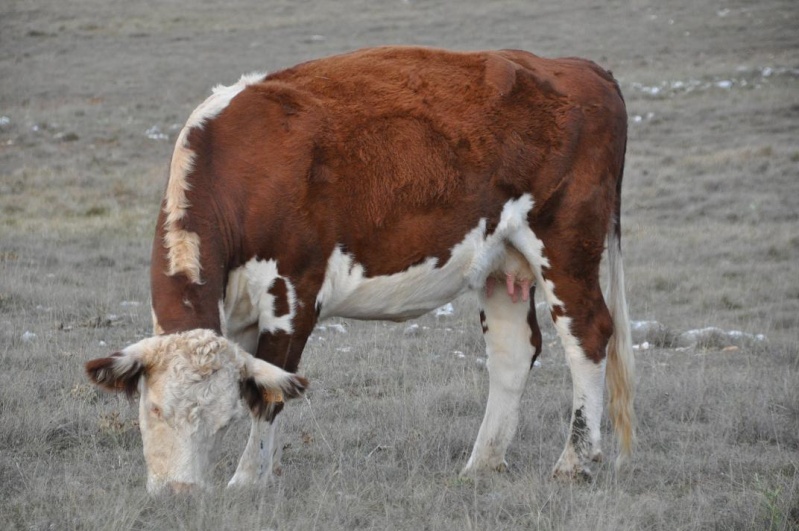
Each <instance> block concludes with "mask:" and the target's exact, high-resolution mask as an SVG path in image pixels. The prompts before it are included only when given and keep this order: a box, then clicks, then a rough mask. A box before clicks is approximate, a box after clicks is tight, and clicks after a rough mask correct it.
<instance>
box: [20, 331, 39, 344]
mask: <svg viewBox="0 0 799 531" xmlns="http://www.w3.org/2000/svg"><path fill="white" fill-rule="evenodd" d="M34 339H36V334H34V333H33V332H31V331H29V330H26V331H25V333H23V334H22V341H25V342H26V343H29V342H31V341H33V340H34Z"/></svg>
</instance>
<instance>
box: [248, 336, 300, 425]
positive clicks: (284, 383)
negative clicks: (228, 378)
mask: <svg viewBox="0 0 799 531" xmlns="http://www.w3.org/2000/svg"><path fill="white" fill-rule="evenodd" d="M240 355H241V358H240V359H242V361H243V366H242V381H241V396H242V398H243V399H244V401H245V402H246V403H247V405H248V406H249V408H250V410H251V411H252V414H253V415H255V416H256V417H260V418H262V419H266V420H269V416H270V415H271V414H272V409H273V408H270V407H269V406H270V405H275V404H282V403H283V402H285V401H286V400H288V399H289V398H296V397H299V396H301V395H302V394H303V392H305V389H307V388H308V380H306V379H305V378H303V377H302V376H297V375H296V374H292V373H290V372H287V371H284V370H283V369H281V368H280V367H278V366H276V365H272V364H271V363H267V362H265V361H263V360H259V359H257V358H255V357H253V356H251V355H250V354H248V353H245V352H241V351H240Z"/></svg>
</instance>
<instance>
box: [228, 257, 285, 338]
mask: <svg viewBox="0 0 799 531" xmlns="http://www.w3.org/2000/svg"><path fill="white" fill-rule="evenodd" d="M277 279H281V280H282V281H283V282H285V285H286V298H287V301H285V302H286V303H287V304H288V308H289V312H288V313H287V314H283V315H277V314H276V312H275V306H276V302H278V301H276V297H275V296H274V295H272V294H271V293H269V290H270V289H272V286H273V285H274V283H275V280H277ZM296 307H297V295H296V292H295V290H294V286H293V284H292V283H291V281H290V280H289V279H288V278H286V277H282V276H280V275H279V274H278V271H277V262H276V261H275V260H259V259H257V258H253V259H252V260H250V261H248V262H247V263H246V264H244V265H243V266H242V267H239V268H236V269H235V270H233V271H231V272H230V274H229V276H228V285H227V290H226V292H225V301H224V303H223V305H222V310H221V311H222V313H223V314H224V322H225V323H226V327H227V330H228V333H227V336H228V337H230V338H232V339H234V340H235V341H236V342H237V343H239V344H241V345H242V346H243V348H244V349H245V350H247V351H248V352H254V349H255V348H256V347H257V342H258V337H257V336H258V334H259V333H260V332H269V333H275V332H286V333H288V334H290V333H292V332H293V330H294V329H293V320H294V315H295V314H296ZM253 336H254V337H253Z"/></svg>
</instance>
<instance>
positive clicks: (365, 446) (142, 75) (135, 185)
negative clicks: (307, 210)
mask: <svg viewBox="0 0 799 531" xmlns="http://www.w3.org/2000/svg"><path fill="white" fill-rule="evenodd" d="M590 4H591V3H589V2H579V1H576V0H565V1H557V2H556V1H532V2H524V1H522V0H515V1H513V0H511V1H507V2H493V3H492V2H481V1H474V0H465V1H463V2H455V1H452V0H449V1H428V0H391V1H385V2H368V1H364V0H346V1H341V2H336V1H328V0H325V1H318V2H295V1H291V0H275V1H270V2H257V1H254V0H230V1H227V2H208V1H206V2H190V1H187V0H184V1H180V0H165V1H159V2H128V1H124V0H71V1H69V2H64V1H59V0H39V1H34V0H5V1H4V2H3V3H2V4H1V5H0V368H2V370H1V371H0V528H2V529H37V530H38V529H59V530H60V529H258V530H265V529H281V530H282V529H301V530H305V529H407V530H417V529H591V530H593V529H607V530H619V529H669V530H673V529H725V530H726V529H770V530H787V529H799V29H798V28H799V3H797V2H796V1H795V0H763V1H760V2H751V1H744V0H729V1H728V0H715V1H710V2H695V1H693V0H663V1H660V2H649V1H642V0H632V1H630V2H621V1H617V0H612V1H609V2H604V3H597V5H596V6H593V7H586V6H588V5H590ZM389 43H408V44H424V45H435V46H442V47H451V48H457V49H482V48H503V47H505V48H523V49H527V50H530V51H533V52H535V53H538V54H541V55H550V56H558V55H578V56H583V57H588V58H592V59H594V60H596V61H597V62H599V63H601V64H602V65H603V66H605V67H607V68H610V69H612V70H613V72H614V74H615V75H616V77H617V78H618V79H619V80H620V83H621V86H622V89H623V91H624V93H625V95H626V98H627V103H628V110H629V114H630V140H629V146H628V160H627V169H626V174H625V189H624V202H623V222H622V223H623V227H624V233H623V234H624V236H623V237H624V249H625V268H626V272H627V290H628V300H629V302H630V312H631V315H632V317H633V319H634V320H636V321H657V322H658V323H660V324H661V326H660V327H653V326H650V327H649V330H648V331H647V330H642V331H639V332H638V333H637V337H636V342H637V343H638V344H640V345H641V347H640V349H639V350H637V351H636V357H637V367H638V375H637V382H638V394H637V402H636V407H637V411H638V417H639V422H640V425H639V445H638V449H637V453H636V454H635V457H634V459H633V460H632V461H631V462H630V463H629V464H628V465H627V466H626V467H624V468H622V469H621V470H619V471H618V472H617V471H615V470H614V468H613V466H612V465H611V464H609V463H610V462H612V460H608V463H605V464H603V465H601V466H600V467H599V470H598V473H597V478H596V480H595V481H594V482H593V483H591V484H587V485H586V484H574V485H572V484H563V483H559V482H556V481H553V480H551V479H550V477H549V474H550V470H551V467H552V465H553V464H554V462H555V460H556V459H557V457H558V455H559V453H560V450H561V448H562V444H563V440H564V437H565V435H566V429H567V420H568V416H569V407H570V403H571V384H570V380H569V374H568V369H567V367H566V363H565V361H564V359H563V352H562V350H561V348H560V346H559V344H558V342H557V341H556V338H555V336H554V334H553V331H552V328H551V327H546V328H545V329H544V333H545V352H544V355H543V356H542V365H541V366H540V367H537V368H535V369H534V371H533V375H532V378H531V379H530V382H529V384H528V385H529V389H528V390H527V393H526V395H525V398H524V409H523V414H522V420H521V424H520V428H519V432H518V434H517V437H516V439H515V440H514V442H513V444H512V446H511V448H510V451H509V456H508V457H509V462H510V464H511V470H510V471H509V472H508V473H504V474H497V475H492V476H487V477H481V478H479V479H478V480H477V481H464V480H459V479H458V477H457V472H458V471H459V470H460V468H461V467H462V466H463V464H464V463H465V461H466V458H467V457H468V452H469V450H470V446H471V444H472V442H473V441H474V438H475V436H476V433H477V429H478V426H479V423H480V420H481V418H482V414H483V408H484V404H485V397H486V394H487V388H488V382H487V373H486V371H485V368H484V359H483V358H484V351H483V342H482V337H481V334H480V329H479V324H478V319H477V311H476V305H475V301H474V300H472V299H470V298H464V299H460V300H457V301H455V303H454V308H455V312H454V313H453V314H452V315H450V316H442V317H435V316H433V315H430V316H427V317H425V318H422V319H419V320H418V321H415V322H413V323H405V324H387V323H381V322H368V323H360V322H350V321H346V322H345V321H341V322H339V324H341V325H342V326H341V327H329V326H328V327H327V328H324V329H323V328H319V329H317V330H316V331H315V333H314V336H313V338H312V340H311V342H310V343H309V345H308V348H307V350H306V354H305V357H304V360H303V365H302V368H301V369H302V373H303V374H304V375H305V376H307V377H308V378H309V379H310V380H311V382H312V389H311V391H310V392H309V393H308V399H307V400H305V401H295V403H292V404H291V405H290V406H289V407H287V411H286V413H285V414H284V415H283V433H282V442H283V445H284V451H283V465H284V466H283V473H282V475H281V476H280V478H279V479H278V481H277V482H276V483H275V484H274V485H273V486H271V487H269V488H264V489H251V490H246V489H245V490H236V491H229V490H226V489H224V488H223V486H224V484H225V482H226V480H227V479H228V478H229V477H230V475H231V474H232V472H233V470H234V468H235V465H236V462H237V459H238V456H239V454H240V452H241V449H242V448H243V445H244V442H245V435H246V430H247V425H245V424H244V423H242V424H240V425H237V426H235V427H234V429H232V430H231V432H230V433H228V434H227V435H226V438H225V440H224V444H223V445H222V448H221V450H220V453H219V456H218V458H217V459H216V460H215V461H214V463H215V465H214V466H215V469H214V477H215V478H216V483H217V484H218V486H219V488H218V489H216V490H214V491H212V492H209V493H206V494H199V495H196V496H194V497H190V498H166V499H153V498H150V497H148V496H147V495H146V493H145V488H144V483H145V474H144V472H145V469H144V462H143V458H142V451H141V439H140V437H139V433H138V428H137V408H136V406H135V404H130V403H128V402H127V401H125V400H124V399H121V398H118V397H115V396H109V395H106V394H102V393H99V392H97V391H95V390H94V389H93V388H92V387H90V386H89V385H88V382H87V380H86V378H85V377H84V375H83V369H82V365H83V363H84V362H85V361H86V360H88V359H90V358H94V357H98V356H101V355H105V354H108V353H110V352H113V351H114V350H117V349H119V348H121V347H124V346H126V345H127V344H129V343H131V342H133V341H135V340H138V339H140V338H142V337H144V336H146V335H148V334H149V332H150V323H149V313H150V312H149V295H148V293H149V291H148V266H149V247H150V242H151V234H152V231H153V226H154V222H155V216H156V212H157V209H158V203H159V200H160V194H161V191H162V187H163V184H164V182H165V177H166V171H167V167H168V159H169V156H170V153H171V149H172V143H173V142H174V140H175V136H176V134H177V130H178V127H179V126H180V124H182V122H183V121H184V120H185V119H186V118H187V116H188V115H189V113H190V112H191V110H192V109H193V108H194V107H195V106H196V105H197V104H198V103H199V102H200V101H202V100H203V99H204V98H205V96H206V95H207V94H208V93H209V89H210V87H211V86H212V85H214V84H217V83H225V84H229V83H232V82H234V81H235V80H236V79H238V76H239V75H240V74H241V73H244V72H250V71H253V70H269V71H271V70H275V69H278V68H280V67H284V66H289V65H291V64H294V63H296V62H299V61H302V60H306V59H310V58H314V57H319V56H323V55H329V54H332V53H336V52H340V51H345V50H350V49H353V48H358V47H363V46H369V45H378V44H389ZM540 319H541V322H542V323H546V324H547V325H548V318H547V317H545V316H543V315H542V316H540ZM327 324H329V323H327ZM410 324H418V325H419V326H418V327H417V328H415V329H413V330H410V331H409V330H407V329H408V326H409V325H410ZM711 326H712V327H718V329H719V330H717V331H715V332H705V333H703V334H695V335H694V336H693V340H691V337H689V336H690V334H687V335H686V334H685V333H686V332H688V331H690V330H697V329H702V328H705V327H711ZM341 330H344V331H345V332H342V331H341ZM734 330H738V331H741V332H743V333H744V334H741V335H736V334H729V333H728V332H729V331H734ZM746 334H751V335H746ZM757 334H762V335H763V336H764V337H763V338H757V337H756V335H757ZM646 347H648V348H646ZM605 430H606V433H605V440H606V447H607V448H606V449H607V450H609V453H610V454H611V455H612V454H614V453H615V449H614V448H613V447H612V446H613V444H612V436H611V433H610V431H609V429H608V428H607V427H605Z"/></svg>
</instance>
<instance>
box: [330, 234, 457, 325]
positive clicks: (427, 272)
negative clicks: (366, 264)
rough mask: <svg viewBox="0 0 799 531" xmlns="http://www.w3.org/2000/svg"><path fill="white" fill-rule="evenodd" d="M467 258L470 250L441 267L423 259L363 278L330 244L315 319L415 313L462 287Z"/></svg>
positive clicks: (438, 303)
mask: <svg viewBox="0 0 799 531" xmlns="http://www.w3.org/2000/svg"><path fill="white" fill-rule="evenodd" d="M472 257H473V253H462V254H461V255H460V256H452V257H451V259H450V260H448V261H447V263H446V264H444V265H443V266H442V267H437V266H438V264H437V262H436V259H435V258H429V259H427V260H425V261H424V262H422V263H421V264H417V265H414V266H411V267H409V268H408V269H406V270H405V271H401V272H399V273H395V274H392V275H382V276H376V277H368V276H366V274H365V273H366V272H365V271H364V268H363V266H362V265H360V264H358V263H357V262H355V261H354V259H353V257H352V255H349V254H346V253H343V252H342V251H341V250H340V249H339V248H336V250H335V251H334V252H333V254H332V255H331V256H330V258H329V259H328V266H327V272H326V275H325V282H324V284H323V286H322V289H321V291H320V292H319V295H318V296H317V306H318V307H319V308H320V312H319V317H320V318H322V319H323V318H327V317H334V316H335V317H349V318H353V319H387V320H392V321H403V320H405V319H412V318H414V317H419V316H420V315H422V314H425V313H427V312H429V311H430V310H433V309H435V308H438V307H439V306H441V305H443V304H446V303H447V302H449V301H451V300H452V299H454V298H455V297H457V296H458V295H460V294H461V293H463V292H464V291H465V290H466V289H467V288H468V286H469V281H468V271H469V266H470V265H471V258H472Z"/></svg>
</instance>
